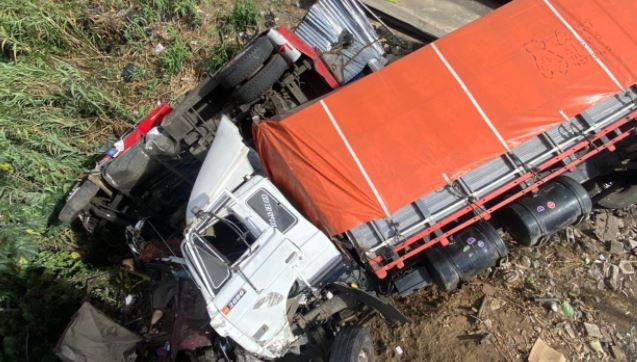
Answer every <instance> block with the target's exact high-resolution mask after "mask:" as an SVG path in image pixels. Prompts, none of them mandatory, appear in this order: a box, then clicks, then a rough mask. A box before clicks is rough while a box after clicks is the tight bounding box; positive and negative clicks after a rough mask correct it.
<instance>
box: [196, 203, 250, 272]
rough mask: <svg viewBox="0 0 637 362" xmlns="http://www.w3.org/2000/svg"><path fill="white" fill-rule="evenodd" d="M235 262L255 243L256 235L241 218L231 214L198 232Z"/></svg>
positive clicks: (230, 261)
mask: <svg viewBox="0 0 637 362" xmlns="http://www.w3.org/2000/svg"><path fill="white" fill-rule="evenodd" d="M197 235H198V236H199V237H200V238H201V239H203V240H205V241H206V242H207V243H208V244H209V245H210V246H212V247H213V248H214V249H215V250H217V251H219V253H220V254H221V255H223V256H224V257H225V258H226V259H227V260H228V262H229V263H230V264H233V263H234V262H236V261H237V260H239V258H240V257H241V256H242V255H243V254H244V253H245V252H246V251H247V250H248V248H249V247H250V245H252V243H254V240H255V239H254V237H253V236H252V234H250V233H249V232H248V230H247V229H246V227H245V226H244V225H243V224H242V223H241V222H239V220H238V219H237V218H236V217H235V216H233V215H230V216H228V217H226V218H223V219H219V220H217V222H216V223H214V224H213V225H210V226H209V227H207V228H205V229H203V230H201V231H200V232H199V233H198V234H197Z"/></svg>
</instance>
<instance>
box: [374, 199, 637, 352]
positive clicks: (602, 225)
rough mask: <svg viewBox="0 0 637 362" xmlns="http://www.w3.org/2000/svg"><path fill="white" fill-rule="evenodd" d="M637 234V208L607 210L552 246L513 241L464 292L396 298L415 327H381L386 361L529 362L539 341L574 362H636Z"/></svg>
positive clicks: (377, 332) (377, 329)
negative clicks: (636, 272) (505, 255)
mask: <svg viewBox="0 0 637 362" xmlns="http://www.w3.org/2000/svg"><path fill="white" fill-rule="evenodd" d="M636 231H637V208H632V209H630V210H628V211H616V212H614V213H613V212H610V211H605V210H600V211H596V212H595V213H594V214H593V215H592V216H591V218H590V219H589V220H588V221H586V222H584V223H583V224H582V225H580V226H578V227H577V228H571V229H570V230H568V231H563V232H561V233H559V234H557V235H556V236H555V237H554V238H553V239H552V240H551V242H550V243H548V244H547V245H544V246H540V247H537V248H525V247H521V246H515V245H514V244H511V243H509V249H510V254H509V259H508V260H507V261H504V262H502V263H501V264H500V265H499V266H497V267H494V268H491V269H490V270H488V271H486V272H484V273H483V274H482V275H481V276H480V277H479V278H478V279H477V280H474V281H472V282H469V283H467V284H465V285H464V286H462V287H461V288H460V289H459V290H456V291H455V292H452V293H449V294H447V293H443V292H441V291H438V290H437V289H436V288H435V287H434V288H429V289H426V290H422V291H420V292H419V293H417V294H414V295H412V296H410V297H408V298H404V299H399V300H397V301H396V302H397V304H398V305H399V307H401V309H402V310H404V311H405V312H406V314H407V315H408V316H409V317H410V318H411V319H412V323H409V324H406V325H403V326H398V327H395V326H390V325H388V324H387V323H385V322H384V321H382V320H377V321H374V323H373V326H372V330H373V336H374V338H375V340H376V344H377V348H378V350H377V352H378V354H379V360H381V361H399V360H405V361H407V360H409V361H525V360H527V359H528V357H529V353H530V351H531V349H532V347H533V345H534V343H535V342H536V340H537V339H538V338H541V339H542V340H543V341H544V342H546V343H547V344H548V345H549V346H550V347H552V348H554V349H555V350H557V351H559V352H561V353H562V354H563V355H564V356H565V357H566V360H569V361H610V360H618V361H635V360H637V295H636V292H637V278H635V275H634V267H637V258H636V257H635V255H636V252H637V249H634V247H635V246H637V245H636V244H637V242H636V241H635V240H637V233H636ZM610 243H613V244H612V250H611V249H610V247H611V244H610ZM631 247H633V250H632V251H631V252H629V249H630V248H631ZM609 250H610V251H609ZM536 298H545V299H544V300H542V299H539V300H538V299H536ZM566 303H568V304H570V306H572V309H573V311H572V315H570V313H569V311H568V304H566ZM565 307H566V308H565ZM565 309H566V310H565ZM565 312H566V313H565ZM567 314H569V315H570V316H569V315H567ZM584 323H588V324H590V325H588V326H587V327H588V328H586V327H585V325H584ZM591 325H593V326H591ZM596 327H597V328H596Z"/></svg>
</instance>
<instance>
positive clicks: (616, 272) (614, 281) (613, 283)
mask: <svg viewBox="0 0 637 362" xmlns="http://www.w3.org/2000/svg"><path fill="white" fill-rule="evenodd" d="M608 270H609V272H608V286H609V287H610V288H612V289H613V290H619V289H621V272H620V269H619V267H618V266H617V265H610V267H609V269H608Z"/></svg>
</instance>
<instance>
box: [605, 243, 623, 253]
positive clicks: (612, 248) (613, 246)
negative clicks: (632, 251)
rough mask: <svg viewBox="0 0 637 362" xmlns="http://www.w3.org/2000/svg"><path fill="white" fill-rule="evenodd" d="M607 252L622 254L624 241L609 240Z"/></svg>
mask: <svg viewBox="0 0 637 362" xmlns="http://www.w3.org/2000/svg"><path fill="white" fill-rule="evenodd" d="M607 245H608V252H610V253H611V254H613V255H622V254H625V253H626V251H625V250H624V243H622V242H619V241H617V240H611V241H609V242H608V244H607Z"/></svg>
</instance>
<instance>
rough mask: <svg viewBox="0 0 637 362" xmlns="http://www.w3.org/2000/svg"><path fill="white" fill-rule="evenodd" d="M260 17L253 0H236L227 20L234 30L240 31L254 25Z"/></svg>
mask: <svg viewBox="0 0 637 362" xmlns="http://www.w3.org/2000/svg"><path fill="white" fill-rule="evenodd" d="M260 17H261V14H260V13H259V9H257V6H256V5H255V4H254V2H252V1H249V0H236V1H235V4H234V8H233V9H232V13H231V14H230V16H229V20H230V24H232V26H233V27H234V30H235V31H237V32H241V31H244V30H245V29H246V28H247V27H250V26H256V25H257V23H258V22H259V18H260Z"/></svg>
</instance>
